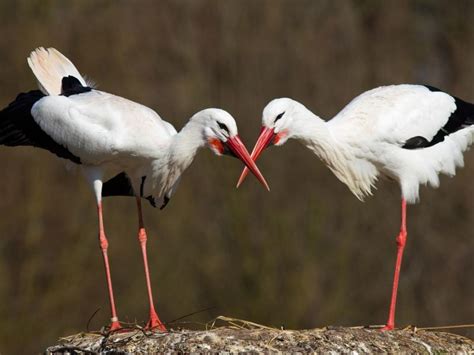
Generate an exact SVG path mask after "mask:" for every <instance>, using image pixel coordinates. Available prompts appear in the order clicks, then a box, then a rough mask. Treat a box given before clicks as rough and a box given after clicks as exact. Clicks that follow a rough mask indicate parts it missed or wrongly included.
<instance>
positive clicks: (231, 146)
mask: <svg viewBox="0 0 474 355" xmlns="http://www.w3.org/2000/svg"><path fill="white" fill-rule="evenodd" d="M201 115H202V117H204V136H205V139H206V142H207V145H208V146H209V148H210V149H211V150H212V151H213V152H214V153H215V154H217V155H230V156H233V157H236V158H238V159H240V160H241V161H242V162H243V163H244V164H245V166H246V167H247V168H248V169H249V170H250V171H251V172H252V173H253V174H254V175H255V176H256V177H257V179H258V180H259V181H260V183H261V184H262V185H263V186H265V188H266V189H267V190H270V188H269V187H268V184H267V182H266V181H265V178H264V177H263V175H262V173H261V172H260V170H258V167H257V165H256V164H255V162H254V160H253V159H252V158H251V157H250V154H249V152H248V151H247V148H246V147H245V145H244V144H243V143H242V140H241V139H240V137H239V135H238V131H237V124H236V122H235V120H234V118H233V117H232V116H231V115H230V114H229V113H228V112H226V111H224V110H221V109H214V108H212V109H206V110H204V111H201Z"/></svg>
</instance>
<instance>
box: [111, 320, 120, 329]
mask: <svg viewBox="0 0 474 355" xmlns="http://www.w3.org/2000/svg"><path fill="white" fill-rule="evenodd" d="M120 329H122V326H121V325H120V322H119V321H118V320H114V321H112V323H110V328H109V331H111V332H113V331H116V330H120Z"/></svg>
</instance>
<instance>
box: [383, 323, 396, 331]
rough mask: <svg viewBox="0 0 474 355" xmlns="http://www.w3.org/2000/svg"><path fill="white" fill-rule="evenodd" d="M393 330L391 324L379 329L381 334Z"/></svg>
mask: <svg viewBox="0 0 474 355" xmlns="http://www.w3.org/2000/svg"><path fill="white" fill-rule="evenodd" d="M394 328H395V326H394V325H393V324H387V325H386V326H385V327H383V328H382V329H380V331H381V332H385V331H387V330H393V329H394Z"/></svg>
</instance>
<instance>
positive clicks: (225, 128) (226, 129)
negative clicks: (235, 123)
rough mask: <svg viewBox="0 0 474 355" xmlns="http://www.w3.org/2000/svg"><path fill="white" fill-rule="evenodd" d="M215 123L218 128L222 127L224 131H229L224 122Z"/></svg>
mask: <svg viewBox="0 0 474 355" xmlns="http://www.w3.org/2000/svg"><path fill="white" fill-rule="evenodd" d="M217 124H218V125H219V128H220V129H223V130H224V131H226V132H227V133H229V129H228V128H227V126H226V125H225V124H224V123H221V122H217Z"/></svg>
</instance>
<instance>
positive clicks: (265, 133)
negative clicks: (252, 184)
mask: <svg viewBox="0 0 474 355" xmlns="http://www.w3.org/2000/svg"><path fill="white" fill-rule="evenodd" d="M274 135H275V131H274V130H273V128H268V127H262V130H261V131H260V136H259V137H258V139H257V143H255V146H254V147H253V150H252V155H251V158H252V159H253V161H257V159H258V157H259V156H260V154H262V152H263V150H264V149H265V148H266V147H268V145H269V144H270V143H271V141H272V139H273V137H274ZM248 172H249V170H248V169H247V168H244V170H243V171H242V174H241V175H240V178H239V182H237V187H239V186H240V184H242V182H243V181H244V180H245V177H246V176H247V174H248Z"/></svg>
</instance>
